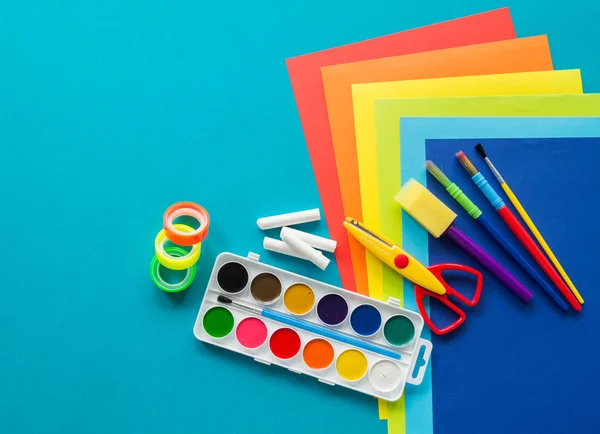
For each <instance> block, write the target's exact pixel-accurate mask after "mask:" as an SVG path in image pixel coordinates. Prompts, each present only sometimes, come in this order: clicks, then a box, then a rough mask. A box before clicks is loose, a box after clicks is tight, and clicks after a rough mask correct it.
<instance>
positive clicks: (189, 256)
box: [150, 202, 210, 292]
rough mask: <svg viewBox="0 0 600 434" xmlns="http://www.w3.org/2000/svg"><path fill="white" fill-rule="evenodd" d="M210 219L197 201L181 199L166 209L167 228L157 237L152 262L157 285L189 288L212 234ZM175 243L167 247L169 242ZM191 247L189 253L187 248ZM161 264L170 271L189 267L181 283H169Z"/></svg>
mask: <svg viewBox="0 0 600 434" xmlns="http://www.w3.org/2000/svg"><path fill="white" fill-rule="evenodd" d="M179 217H191V218H193V219H196V220H197V221H198V222H199V223H200V226H199V227H198V228H197V229H194V228H193V227H191V226H188V225H185V224H182V223H175V219H177V218H179ZM209 226H210V218H209V216H208V213H207V212H206V210H205V209H204V208H202V207H201V206H200V205H198V204H195V203H193V202H178V203H176V204H174V205H171V206H170V207H169V208H167V210H166V211H165V215H164V218H163V228H162V229H161V231H160V232H159V233H158V235H157V236H156V239H155V240H154V250H155V251H156V255H155V256H154V258H152V263H151V264H150V276H151V277H152V281H153V282H154V284H155V285H156V286H158V287H159V288H160V289H162V290H163V291H165V292H179V291H183V290H184V289H186V288H188V287H189V286H190V285H191V284H192V282H193V281H194V278H195V277H196V262H198V259H199V258H200V250H201V246H202V241H204V239H205V238H206V235H208V227H209ZM169 241H170V242H171V243H172V244H173V245H170V246H166V244H167V242H169ZM189 246H191V250H190V251H189V252H188V251H187V250H186V249H185V248H184V247H189ZM161 265H162V266H163V267H165V268H168V269H170V270H186V274H185V277H184V278H183V279H182V280H181V281H179V282H178V283H169V282H167V281H166V280H165V279H164V277H163V276H162V275H161V273H160V268H161Z"/></svg>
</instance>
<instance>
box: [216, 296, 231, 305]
mask: <svg viewBox="0 0 600 434" xmlns="http://www.w3.org/2000/svg"><path fill="white" fill-rule="evenodd" d="M217 301H218V302H219V303H225V304H231V303H232V302H233V300H232V299H231V298H229V297H225V296H224V295H219V296H218V297H217Z"/></svg>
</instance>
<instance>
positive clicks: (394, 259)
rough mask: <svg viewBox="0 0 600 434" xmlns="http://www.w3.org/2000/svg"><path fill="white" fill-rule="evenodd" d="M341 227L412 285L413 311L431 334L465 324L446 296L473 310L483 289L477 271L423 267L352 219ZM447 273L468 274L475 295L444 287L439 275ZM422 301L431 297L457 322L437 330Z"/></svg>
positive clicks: (461, 267)
mask: <svg viewBox="0 0 600 434" xmlns="http://www.w3.org/2000/svg"><path fill="white" fill-rule="evenodd" d="M344 227H345V228H346V230H347V231H348V232H349V233H350V234H351V235H352V236H353V237H354V238H356V239H357V241H358V242H359V243H361V244H362V245H363V246H364V247H365V248H366V249H367V250H369V251H370V252H371V253H372V254H373V255H375V256H376V257H377V258H379V259H380V260H381V261H382V262H383V263H385V264H386V265H388V266H389V267H391V268H392V269H393V270H395V271H396V272H398V273H399V274H400V275H401V276H402V277H405V278H406V279H408V280H410V281H411V282H413V283H414V284H415V300H416V303H417V308H418V309H419V312H420V313H421V316H422V317H423V319H424V320H425V323H426V324H427V325H428V326H429V328H431V331H433V332H434V333H435V334H438V335H443V334H446V333H449V332H451V331H453V330H455V329H456V328H457V327H458V326H460V325H461V324H462V323H463V322H465V319H466V317H467V315H466V314H465V312H464V311H463V310H462V309H461V308H459V307H458V306H457V305H456V304H454V303H453V302H452V301H451V300H449V299H448V296H452V297H455V298H456V299H458V300H459V301H460V302H461V303H463V304H465V305H466V306H468V307H473V306H475V305H476V304H477V303H478V302H479V297H480V296H481V288H482V287H483V275H482V274H481V272H479V271H478V270H475V269H474V268H470V267H467V266H465V265H459V264H437V265H432V266H430V267H426V266H425V265H423V264H422V263H421V262H419V261H418V260H416V259H415V258H414V257H412V256H411V255H409V254H408V252H406V251H405V250H403V249H401V248H400V247H398V246H397V245H395V244H394V243H392V242H391V241H390V240H388V239H386V238H384V237H383V236H381V235H379V234H376V233H375V232H373V231H371V230H370V229H367V228H366V227H365V226H364V225H363V224H362V223H360V222H358V221H357V220H355V219H353V218H350V217H347V218H346V221H345V222H344ZM447 270H454V271H461V272H464V273H467V274H472V275H474V276H475V277H476V278H477V285H476V287H475V293H474V294H473V297H472V298H471V299H469V298H467V297H465V296H464V295H462V294H461V293H460V292H458V291H456V290H455V289H454V288H453V287H452V286H450V284H448V282H446V280H445V279H444V277H443V276H442V273H443V272H444V271H447ZM426 297H433V298H435V299H436V300H438V301H439V302H441V303H442V304H443V305H444V306H446V307H447V308H449V309H450V310H451V311H452V312H454V313H455V314H456V315H458V319H457V320H455V321H454V322H453V323H451V324H450V325H447V326H446V327H443V328H439V327H437V326H436V325H435V324H434V323H433V321H432V320H431V318H430V317H429V314H428V313H427V310H426V309H425V305H424V303H423V300H424V299H425V298H426Z"/></svg>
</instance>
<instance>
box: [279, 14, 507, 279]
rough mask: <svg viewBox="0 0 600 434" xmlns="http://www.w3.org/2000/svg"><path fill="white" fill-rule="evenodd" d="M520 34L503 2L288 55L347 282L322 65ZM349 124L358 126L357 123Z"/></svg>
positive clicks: (349, 269)
mask: <svg viewBox="0 0 600 434" xmlns="http://www.w3.org/2000/svg"><path fill="white" fill-rule="evenodd" d="M515 37H516V35H515V30H514V27H513V24H512V19H511V17H510V12H509V10H508V9H507V8H503V9H498V10H494V11H490V12H485V13H482V14H477V15H472V16H468V17H463V18H459V19H456V20H451V21H446V22H443V23H438V24H433V25H430V26H426V27H421V28H418V29H412V30H407V31H405V32H400V33H395V34H393V35H387V36H382V37H379V38H375V39H369V40H367V41H361V42H357V43H355V44H350V45H344V46H341V47H336V48H331V49H329V50H324V51H319V52H316V53H311V54H306V55H304V56H299V57H294V58H292V59H287V61H286V63H287V69H288V73H289V76H290V81H291V83H292V88H293V90H294V98H295V99H296V105H297V107H298V114H299V115H300V121H301V122H302V129H303V130H304V137H305V138H306V146H307V148H308V152H309V154H310V160H311V163H312V166H313V171H314V174H315V179H316V181H317V187H318V189H319V195H320V197H321V203H322V206H323V211H324V214H325V219H326V222H327V226H328V229H329V235H330V237H331V238H333V239H334V240H337V241H338V245H337V249H336V252H335V255H336V260H337V266H338V269H339V271H340V277H341V280H342V286H343V287H344V288H346V289H349V290H356V284H355V281H354V272H353V270H352V262H351V259H350V251H349V246H348V237H347V236H346V231H345V229H344V227H343V225H342V222H343V219H344V213H343V208H342V201H341V198H340V186H339V183H338V177H337V173H336V167H335V157H334V155H333V147H332V144H331V134H330V131H329V120H328V118H327V107H326V105H325V96H324V94H323V82H322V81H321V69H320V68H321V67H323V66H328V65H337V64H340V63H347V62H357V61H361V60H368V59H377V58H380V57H387V56H398V55H403V54H411V53H420V52H424V51H431V50H439V49H442V48H450V47H460V46H464V45H470V44H480V43H484V42H492V41H500V40H506V39H514V38H515ZM348 128H351V129H353V126H352V124H350V125H348Z"/></svg>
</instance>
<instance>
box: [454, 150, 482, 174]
mask: <svg viewBox="0 0 600 434" xmlns="http://www.w3.org/2000/svg"><path fill="white" fill-rule="evenodd" d="M456 158H458V161H460V164H462V165H463V167H464V168H465V170H466V171H467V172H468V173H469V175H471V176H475V175H477V169H475V166H473V163H471V161H470V160H469V159H468V158H467V156H466V155H465V153H464V152H463V151H460V152H457V153H456Z"/></svg>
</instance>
